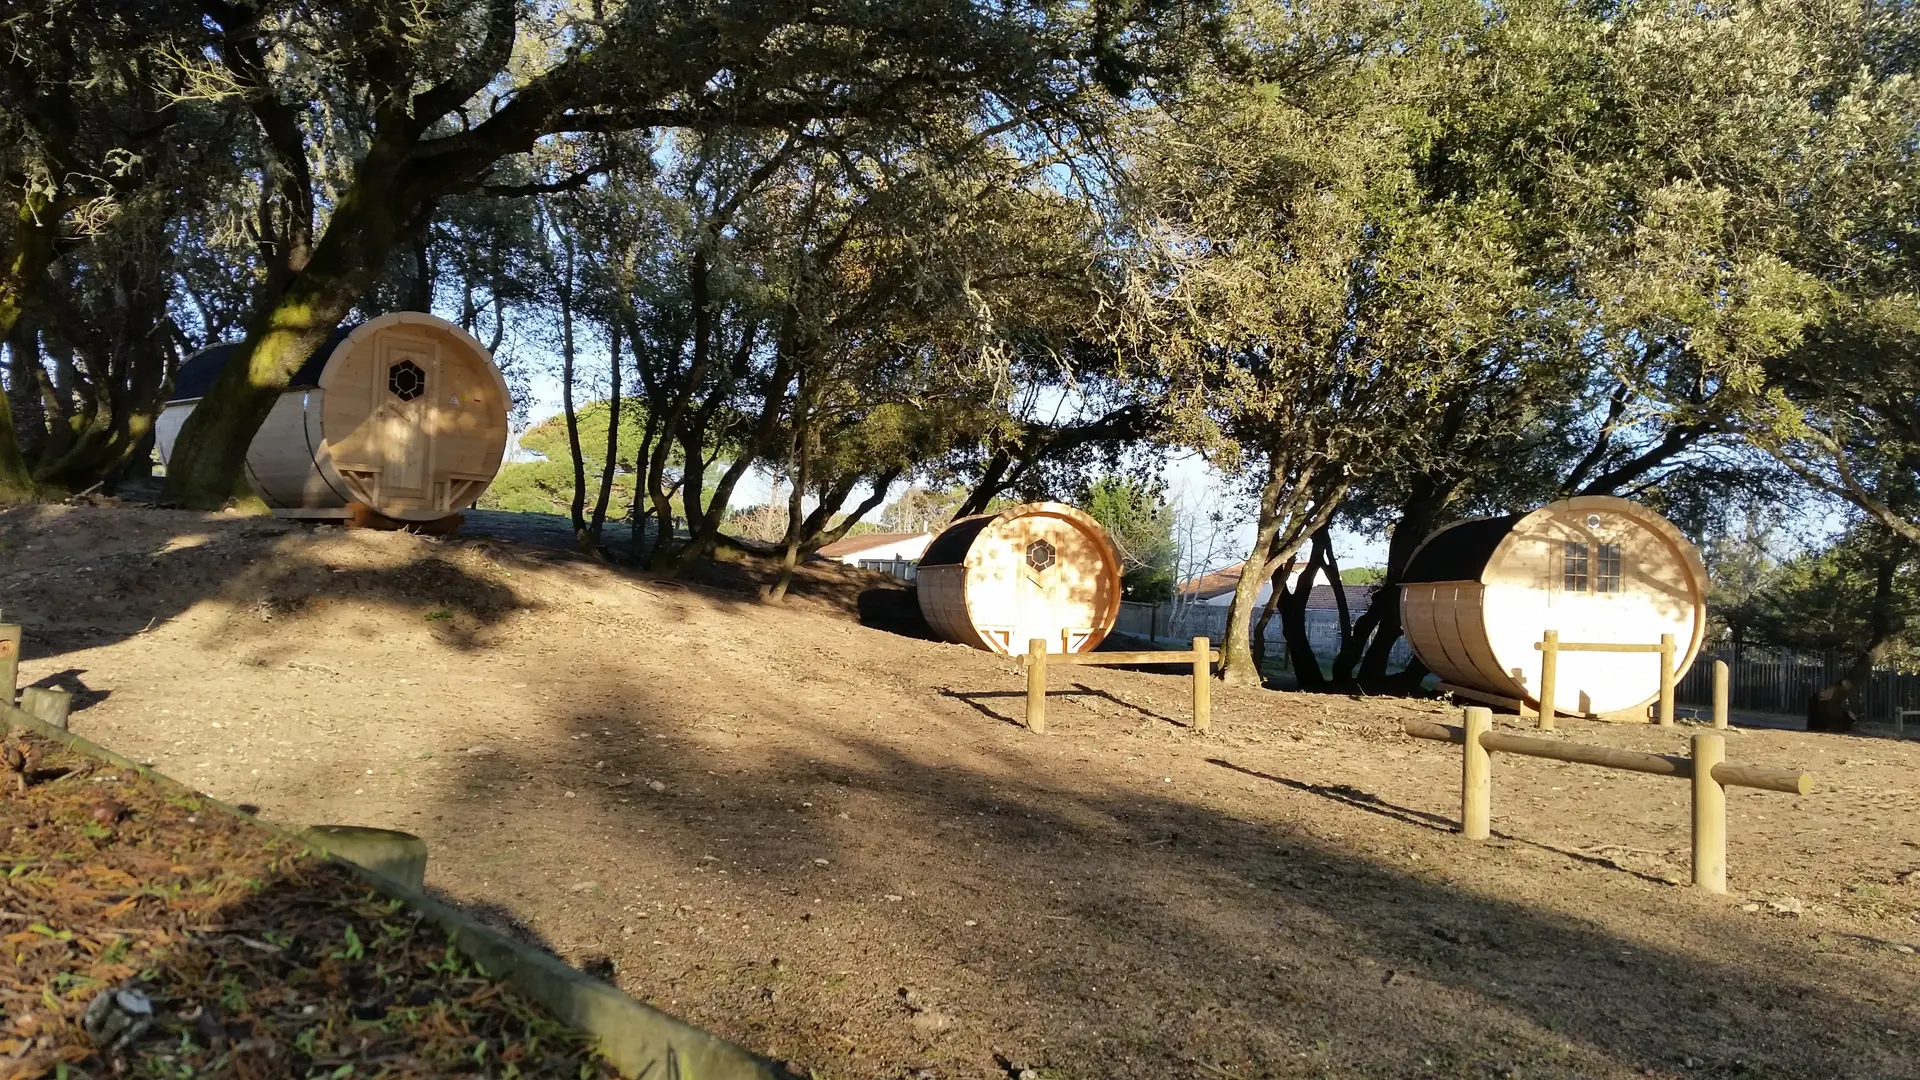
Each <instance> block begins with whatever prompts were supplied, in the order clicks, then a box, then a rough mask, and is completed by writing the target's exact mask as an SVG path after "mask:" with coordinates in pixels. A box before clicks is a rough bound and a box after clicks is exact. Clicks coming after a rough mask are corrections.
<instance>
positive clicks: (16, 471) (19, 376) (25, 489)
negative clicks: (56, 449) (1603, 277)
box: [0, 322, 40, 506]
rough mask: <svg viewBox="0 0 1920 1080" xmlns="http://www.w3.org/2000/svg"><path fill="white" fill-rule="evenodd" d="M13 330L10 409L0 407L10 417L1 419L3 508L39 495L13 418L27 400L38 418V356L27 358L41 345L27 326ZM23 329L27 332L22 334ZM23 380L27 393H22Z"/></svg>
mask: <svg viewBox="0 0 1920 1080" xmlns="http://www.w3.org/2000/svg"><path fill="white" fill-rule="evenodd" d="M11 329H12V330H13V331H14V332H13V333H12V335H11V336H9V337H8V338H7V339H6V342H7V361H8V367H9V369H10V370H9V372H8V374H9V377H10V379H11V382H10V384H9V385H8V387H7V391H8V393H7V397H8V401H7V402H6V406H7V407H6V408H0V413H5V414H6V415H4V416H0V506H13V505H18V504H20V503H29V502H32V501H34V498H35V496H36V491H35V488H34V483H33V473H32V472H31V471H30V470H29V469H28V468H27V459H26V456H25V455H24V454H22V453H21V451H20V440H19V438H18V437H17V435H16V434H15V433H16V431H17V429H16V428H15V427H14V423H13V418H14V406H15V405H16V404H17V403H20V402H23V401H30V402H31V403H32V406H33V409H34V411H32V412H28V413H27V415H28V416H36V415H38V406H39V404H40V391H39V386H38V380H37V379H35V377H34V375H33V369H35V368H38V367H39V361H38V358H37V357H35V358H33V359H29V358H27V356H26V355H25V352H26V350H27V349H33V350H36V351H37V350H38V349H39V347H40V345H39V341H38V339H37V338H36V337H35V336H34V335H33V334H32V332H31V330H30V328H27V327H25V325H24V324H23V323H21V322H15V323H14V325H13V326H12V328H11ZM23 330H26V332H25V333H22V332H21V331H23ZM23 380H24V381H25V384H26V385H25V389H26V391H27V392H26V393H19V392H18V391H19V390H20V389H21V388H22V382H23ZM22 411H23V412H24V411H25V410H22Z"/></svg>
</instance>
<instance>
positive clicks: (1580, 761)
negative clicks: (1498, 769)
mask: <svg viewBox="0 0 1920 1080" xmlns="http://www.w3.org/2000/svg"><path fill="white" fill-rule="evenodd" d="M1401 728H1402V730H1404V731H1405V732H1406V733H1407V734H1408V735H1411V736H1413V737H1414V738H1416V739H1432V740H1434V741H1436V742H1450V743H1460V742H1465V741H1466V732H1465V731H1464V730H1463V729H1461V728H1457V727H1454V726H1453V725H1451V724H1436V723H1433V722H1431V721H1428V720H1407V721H1404V722H1403V723H1402V725H1401ZM1480 745H1481V746H1484V747H1486V748H1487V749H1488V750H1497V751H1499V752H1500V753H1503V754H1522V755H1525V756H1526V757H1537V758H1547V759H1549V760H1552V761H1565V762H1569V763H1571V764H1575V765H1598V766H1600V767H1601V768H1605V769H1625V770H1627V771H1629V772H1643V773H1651V774H1653V775H1655V776H1671V777H1675V778H1677V779H1682V780H1685V779H1690V778H1691V777H1692V776H1693V762H1692V760H1691V759H1688V758H1683V757H1674V756H1669V755H1666V754H1647V753H1642V752H1640V751H1638V750H1616V749H1614V748H1613V747H1610V746H1588V745H1587V744H1585V743H1570V742H1560V741H1558V740H1555V739H1536V738H1533V737H1532V736H1529V735H1509V734H1507V733H1505V732H1501V731H1489V732H1488V733H1487V734H1485V735H1483V736H1481V738H1480ZM1713 778H1714V779H1715V780H1718V781H1719V782H1720V784H1721V785H1722V786H1723V787H1750V788H1758V789H1760V790H1761V791H1779V792H1784V793H1786V794H1788V795H1808V794H1811V793H1812V792H1813V777H1811V776H1809V775H1807V774H1806V773H1803V772H1795V771H1794V770H1792V769H1780V768H1775V767H1773V766H1770V765H1732V764H1727V763H1725V762H1723V763H1721V764H1719V765H1715V766H1714V767H1713Z"/></svg>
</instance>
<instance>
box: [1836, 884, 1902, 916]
mask: <svg viewBox="0 0 1920 1080" xmlns="http://www.w3.org/2000/svg"><path fill="white" fill-rule="evenodd" d="M1840 903H1841V906H1842V907H1844V908H1846V909H1847V913H1848V914H1850V915H1855V916H1858V917H1859V918H1862V919H1884V918H1886V917H1887V916H1888V915H1889V914H1890V913H1891V909H1892V908H1893V906H1894V897H1893V893H1892V891H1891V890H1889V889H1888V888H1887V887H1886V886H1885V885H1878V884H1875V883H1873V882H1865V883H1863V884H1859V885H1854V886H1851V887H1850V888H1848V889H1847V893H1846V895H1845V896H1843V897H1841V898H1840Z"/></svg>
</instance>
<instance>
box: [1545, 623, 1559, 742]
mask: <svg viewBox="0 0 1920 1080" xmlns="http://www.w3.org/2000/svg"><path fill="white" fill-rule="evenodd" d="M1559 692H1560V631H1558V630H1549V631H1547V632H1546V633H1544V634H1542V635H1540V730H1541V731H1552V730H1553V729H1554V720H1553V715H1554V705H1553V703H1554V699H1555V696H1556V695H1557V694H1559Z"/></svg>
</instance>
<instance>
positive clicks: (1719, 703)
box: [1713, 660, 1728, 731]
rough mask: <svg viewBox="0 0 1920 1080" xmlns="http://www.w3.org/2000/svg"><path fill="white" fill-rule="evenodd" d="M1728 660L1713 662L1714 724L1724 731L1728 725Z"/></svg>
mask: <svg viewBox="0 0 1920 1080" xmlns="http://www.w3.org/2000/svg"><path fill="white" fill-rule="evenodd" d="M1727 699H1728V694H1727V662H1726V661H1725V660H1715V661H1714V662H1713V726H1714V727H1716V728H1719V729H1720V730H1722V731H1724V730H1726V727H1727Z"/></svg>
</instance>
